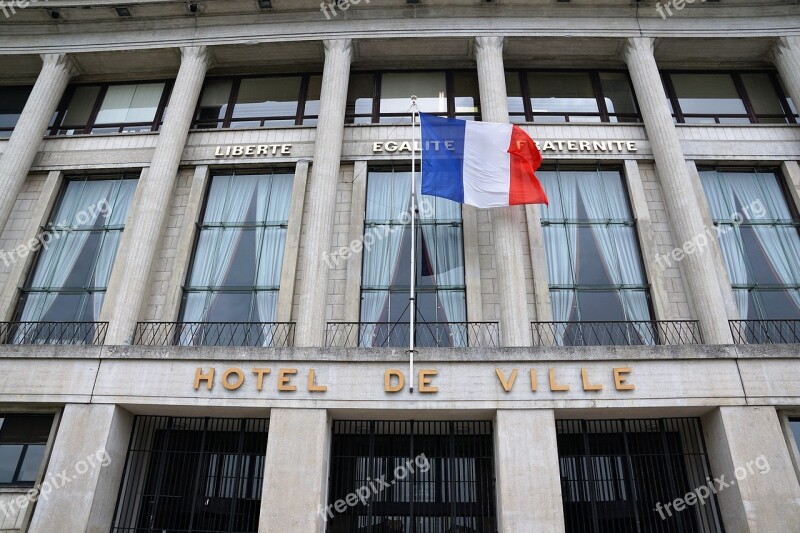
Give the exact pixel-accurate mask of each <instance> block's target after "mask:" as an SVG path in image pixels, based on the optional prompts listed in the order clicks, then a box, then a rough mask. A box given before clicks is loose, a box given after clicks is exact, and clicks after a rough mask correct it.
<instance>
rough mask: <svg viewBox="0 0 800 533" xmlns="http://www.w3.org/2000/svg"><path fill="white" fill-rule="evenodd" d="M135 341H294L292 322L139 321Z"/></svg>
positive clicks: (179, 343)
mask: <svg viewBox="0 0 800 533" xmlns="http://www.w3.org/2000/svg"><path fill="white" fill-rule="evenodd" d="M133 340H134V344H138V345H144V346H263V347H269V348H275V347H285V346H292V345H293V344H294V322H139V323H138V324H136V332H135V333H134V336H133Z"/></svg>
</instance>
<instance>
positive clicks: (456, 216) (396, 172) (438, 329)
mask: <svg viewBox="0 0 800 533" xmlns="http://www.w3.org/2000/svg"><path fill="white" fill-rule="evenodd" d="M410 192H411V172H409V170H408V169H403V168H397V169H389V170H384V169H371V170H370V171H369V178H368V181H367V208H366V220H365V223H364V226H365V227H364V243H365V246H364V264H363V274H362V281H361V283H362V285H361V322H362V330H361V335H360V336H361V345H362V346H399V345H404V344H406V343H408V331H407V330H403V329H402V326H401V327H400V328H395V327H394V326H395V325H396V324H397V323H398V322H405V323H407V322H408V320H409V312H408V309H409V307H408V305H409V301H408V298H409V290H410V286H411V278H410V274H411V272H410V270H411V268H410V263H411V226H410V223H409V222H410V218H409V210H410V207H411V206H410V204H411V195H410ZM419 198H421V199H420V201H419V213H420V214H419V224H418V226H417V241H416V242H417V247H416V307H417V313H416V315H417V316H416V319H417V323H418V324H419V325H418V326H417V343H418V344H419V345H420V346H443V345H444V346H453V345H465V344H464V343H465V342H466V333H465V331H464V330H463V328H464V327H465V324H464V323H465V321H466V314H467V311H466V286H465V281H464V245H463V239H462V227H461V206H460V205H459V204H457V203H455V202H452V201H450V200H445V199H443V198H436V197H433V196H427V195H420V196H419ZM367 243H371V244H370V245H369V247H368V246H367Z"/></svg>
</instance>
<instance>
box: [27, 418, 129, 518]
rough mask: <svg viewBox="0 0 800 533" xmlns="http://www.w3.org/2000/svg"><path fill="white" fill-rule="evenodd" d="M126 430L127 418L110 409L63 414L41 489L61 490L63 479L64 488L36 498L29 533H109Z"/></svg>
mask: <svg viewBox="0 0 800 533" xmlns="http://www.w3.org/2000/svg"><path fill="white" fill-rule="evenodd" d="M132 426H133V416H132V415H131V414H130V413H128V412H127V411H125V410H123V409H121V408H120V407H117V406H115V405H75V404H69V405H67V406H66V407H65V408H64V413H63V415H62V417H61V423H60V424H59V428H58V433H57V435H56V440H55V443H54V444H53V452H52V455H51V456H50V462H49V463H48V466H47V473H46V474H45V476H44V478H43V481H42V484H43V489H44V483H45V482H46V481H51V482H53V481H52V480H56V483H61V484H64V483H65V482H64V480H63V479H64V476H65V477H66V478H68V479H69V483H67V484H65V485H64V486H63V488H55V487H54V488H53V491H52V492H50V493H49V494H48V495H47V497H46V498H45V497H44V495H42V496H41V497H40V498H39V501H38V502H37V503H36V509H34V512H33V519H32V521H31V526H30V529H29V530H28V531H29V532H30V533H50V532H52V531H81V532H86V533H101V532H102V533H106V532H107V531H108V530H109V528H110V527H111V522H112V521H113V518H114V508H115V506H116V504H117V494H118V491H119V485H120V483H121V481H122V471H123V468H124V466H125V455H126V453H127V449H128V439H129V438H130V434H131V428H132Z"/></svg>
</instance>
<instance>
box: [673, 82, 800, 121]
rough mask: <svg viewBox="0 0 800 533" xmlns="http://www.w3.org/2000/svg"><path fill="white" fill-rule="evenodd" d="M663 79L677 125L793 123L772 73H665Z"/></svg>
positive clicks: (790, 107) (793, 111) (793, 116)
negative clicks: (679, 123)
mask: <svg viewBox="0 0 800 533" xmlns="http://www.w3.org/2000/svg"><path fill="white" fill-rule="evenodd" d="M663 77H664V86H665V88H666V90H667V100H668V103H669V106H670V110H671V112H672V116H673V117H675V121H676V122H682V123H687V124H751V123H753V124H756V123H759V124H787V123H789V124H794V123H795V122H796V114H797V111H796V109H794V106H793V104H792V102H791V100H790V99H789V98H787V97H786V91H784V90H783V87H782V86H781V82H780V80H779V79H778V76H777V74H775V73H774V72H741V73H738V72H712V73H707V72H691V73H690V72H669V73H666V72H665V73H664V74H663Z"/></svg>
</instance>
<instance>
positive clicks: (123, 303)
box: [107, 46, 208, 344]
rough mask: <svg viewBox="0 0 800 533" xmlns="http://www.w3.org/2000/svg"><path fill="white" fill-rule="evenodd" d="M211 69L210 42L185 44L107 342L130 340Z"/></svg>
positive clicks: (136, 217) (134, 219)
mask: <svg viewBox="0 0 800 533" xmlns="http://www.w3.org/2000/svg"><path fill="white" fill-rule="evenodd" d="M207 69H208V52H207V49H206V47H205V46H192V47H186V48H182V49H181V67H180V70H179V71H178V77H177V78H176V80H175V87H174V88H173V89H172V96H171V97H170V101H169V108H168V110H167V114H166V117H165V118H164V126H163V127H162V128H161V132H160V133H159V135H158V143H157V144H156V148H155V151H154V153H153V159H152V161H151V162H150V168H149V169H148V172H147V176H146V178H144V179H142V180H141V183H139V187H141V189H142V190H141V201H140V202H139V203H138V205H137V208H136V211H135V212H134V213H133V215H132V216H131V219H130V224H129V225H128V227H127V228H126V229H125V231H130V233H131V238H130V243H131V244H130V248H129V249H128V251H127V254H126V257H124V258H119V259H121V260H124V265H125V266H124V268H125V270H124V275H123V277H122V279H123V280H124V282H123V283H120V285H119V286H118V287H117V290H118V292H117V294H116V295H115V296H114V297H113V298H112V299H113V300H114V301H115V303H116V305H114V310H113V315H112V318H111V321H110V324H109V329H108V337H107V342H108V344H129V343H130V342H131V339H132V337H133V331H134V328H135V327H136V321H137V320H138V318H139V312H140V310H141V308H142V304H143V302H144V298H145V295H146V294H147V293H148V291H147V283H148V280H149V277H150V270H151V268H152V266H153V261H154V259H155V255H156V253H157V251H158V244H159V240H160V237H161V234H162V232H163V228H164V223H165V222H166V220H167V213H168V211H169V203H170V201H171V199H172V193H173V190H174V188H175V180H176V178H177V174H178V164H179V163H180V160H181V155H182V154H183V149H184V147H185V146H186V139H187V138H188V136H189V128H190V126H191V123H192V117H193V115H194V111H195V107H196V106H197V99H198V97H199V96H200V90H201V89H202V87H203V80H204V79H205V75H206V70H207Z"/></svg>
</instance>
